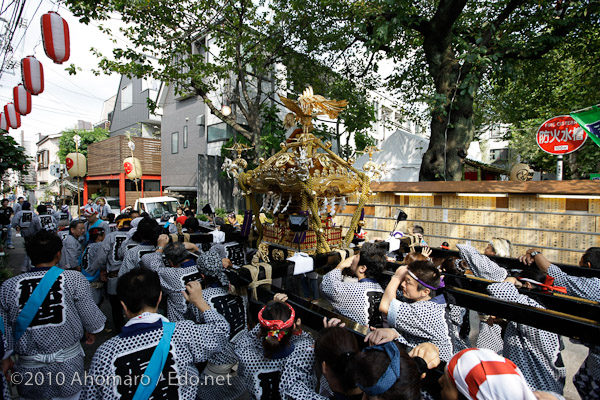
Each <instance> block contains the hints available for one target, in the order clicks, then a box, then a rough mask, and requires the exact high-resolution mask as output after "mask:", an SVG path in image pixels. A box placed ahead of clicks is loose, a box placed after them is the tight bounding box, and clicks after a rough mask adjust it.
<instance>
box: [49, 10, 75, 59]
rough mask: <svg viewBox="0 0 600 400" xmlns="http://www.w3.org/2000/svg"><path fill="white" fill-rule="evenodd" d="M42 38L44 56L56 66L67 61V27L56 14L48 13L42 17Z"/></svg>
mask: <svg viewBox="0 0 600 400" xmlns="http://www.w3.org/2000/svg"><path fill="white" fill-rule="evenodd" d="M42 37H43V42H44V51H45V52H46V55H47V56H48V57H49V58H51V59H52V60H53V61H54V62H55V63H56V64H62V63H63V62H65V61H67V60H68V59H69V56H70V54H71V49H70V41H69V25H68V24H67V21H65V20H64V19H63V18H62V17H61V16H60V15H58V13H55V12H53V11H50V12H48V13H46V14H44V15H42Z"/></svg>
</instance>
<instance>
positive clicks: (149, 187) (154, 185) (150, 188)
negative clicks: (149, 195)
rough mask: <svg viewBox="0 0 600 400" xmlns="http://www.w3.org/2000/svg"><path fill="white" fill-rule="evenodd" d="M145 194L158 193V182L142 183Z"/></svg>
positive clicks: (148, 181) (147, 181)
mask: <svg viewBox="0 0 600 400" xmlns="http://www.w3.org/2000/svg"><path fill="white" fill-rule="evenodd" d="M144 191H145V192H160V181H156V180H146V181H144Z"/></svg>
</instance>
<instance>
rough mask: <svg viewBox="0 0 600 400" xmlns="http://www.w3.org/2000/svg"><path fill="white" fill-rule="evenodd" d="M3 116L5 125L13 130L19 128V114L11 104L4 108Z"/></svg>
mask: <svg viewBox="0 0 600 400" xmlns="http://www.w3.org/2000/svg"><path fill="white" fill-rule="evenodd" d="M4 115H6V124H7V125H8V126H9V127H10V128H13V129H17V128H18V127H20V126H21V114H19V112H18V111H17V109H16V108H15V105H14V104H13V103H8V104H7V105H5V106H4Z"/></svg>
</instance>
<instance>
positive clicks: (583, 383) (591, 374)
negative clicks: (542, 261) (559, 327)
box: [548, 264, 600, 399]
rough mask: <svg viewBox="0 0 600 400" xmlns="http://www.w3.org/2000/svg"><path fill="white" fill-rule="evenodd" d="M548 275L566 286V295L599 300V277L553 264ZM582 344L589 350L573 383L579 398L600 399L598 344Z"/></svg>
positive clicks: (556, 283) (599, 351)
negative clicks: (567, 270) (592, 276)
mask: <svg viewBox="0 0 600 400" xmlns="http://www.w3.org/2000/svg"><path fill="white" fill-rule="evenodd" d="M548 275H550V276H551V277H553V278H554V284H555V285H556V286H564V287H566V288H567V294H568V295H570V296H577V297H581V298H584V299H588V300H593V301H598V302H600V279H598V278H584V277H579V276H571V275H567V274H566V273H564V272H563V271H562V270H561V269H560V268H559V267H557V266H556V265H554V264H552V265H550V267H549V268H548ZM572 341H573V342H575V343H579V342H577V341H575V340H572ZM583 344H584V345H585V346H586V347H588V348H589V349H590V352H589V354H588V356H587V358H586V359H585V360H584V361H583V364H582V365H581V367H580V368H579V371H578V372H577V373H576V374H575V376H574V377H573V383H574V384H575V387H576V388H577V391H578V392H579V395H580V396H581V398H587V399H600V346H598V345H593V344H589V343H583Z"/></svg>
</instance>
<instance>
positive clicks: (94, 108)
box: [0, 0, 123, 140]
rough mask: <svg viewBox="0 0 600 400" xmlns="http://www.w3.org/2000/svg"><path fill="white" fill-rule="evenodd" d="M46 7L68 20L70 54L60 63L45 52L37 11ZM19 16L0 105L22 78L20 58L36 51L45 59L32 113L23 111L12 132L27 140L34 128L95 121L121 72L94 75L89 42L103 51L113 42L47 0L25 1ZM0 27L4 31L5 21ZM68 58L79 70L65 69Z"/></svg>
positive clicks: (0, 82)
mask: <svg viewBox="0 0 600 400" xmlns="http://www.w3.org/2000/svg"><path fill="white" fill-rule="evenodd" d="M48 11H57V12H58V13H59V14H60V16H61V17H63V18H64V19H65V20H66V21H67V23H68V25H69V32H70V39H71V56H70V58H69V60H67V61H66V62H64V63H63V64H62V65H61V64H55V63H54V61H52V60H51V59H50V58H48V57H47V56H46V54H45V52H44V46H43V44H42V36H41V32H40V31H41V26H40V25H41V22H40V21H41V16H42V15H43V14H45V13H47V12H48ZM11 14H12V13H11V10H10V9H9V10H8V11H7V12H4V13H3V14H2V15H1V16H0V17H2V18H5V19H9V18H10V16H11ZM23 19H24V20H25V21H26V22H27V24H26V25H24V27H23V28H20V29H17V31H16V34H15V36H14V38H13V41H12V45H13V47H15V51H14V59H15V60H16V61H17V66H16V68H15V69H14V70H12V71H10V70H8V71H5V72H4V73H3V74H2V76H1V77H0V107H2V108H3V107H4V105H5V104H6V103H9V102H13V87H14V86H16V85H17V84H19V83H21V80H22V79H21V64H20V61H21V59H22V58H23V57H26V56H29V55H34V56H35V57H36V58H37V59H38V60H39V61H40V62H41V63H42V64H43V68H44V91H43V92H42V93H40V94H39V95H37V96H32V111H31V113H30V114H28V115H26V116H22V118H21V128H19V129H17V130H12V129H11V134H12V135H13V136H16V135H15V134H20V131H21V130H23V131H24V132H25V135H26V137H27V138H29V139H30V140H31V138H33V137H37V134H38V133H42V134H43V135H47V134H52V133H60V132H61V131H62V130H64V129H70V128H73V127H75V126H76V125H77V121H78V120H84V121H88V122H91V123H92V124H93V123H96V122H99V121H100V120H101V114H102V106H103V104H104V101H105V100H107V99H108V98H110V97H111V96H113V95H115V94H116V93H117V90H118V86H119V80H120V76H118V75H115V74H113V75H110V76H109V75H104V74H102V75H100V76H95V75H94V74H92V72H91V70H92V69H94V68H96V69H97V64H98V59H97V57H96V56H95V55H94V54H92V53H91V51H90V49H91V47H92V46H93V47H95V48H98V49H99V50H100V51H101V52H103V53H110V52H111V49H112V48H113V46H114V45H113V43H112V42H111V41H110V40H109V39H108V38H107V37H106V36H105V35H104V34H103V33H102V32H100V30H99V29H98V27H97V26H96V25H92V24H90V25H88V26H86V25H84V24H81V23H79V22H78V20H77V18H75V17H74V16H73V15H72V14H71V13H70V12H69V11H68V10H67V9H66V8H65V7H64V6H60V8H58V6H57V5H56V4H54V3H52V2H50V1H48V0H28V1H27V2H26V3H25V9H24V12H23ZM0 26H1V27H2V31H3V30H4V26H5V25H4V24H2V25H0ZM25 26H26V29H25ZM119 44H120V45H121V46H122V45H123V43H119ZM71 63H73V64H75V65H76V66H77V67H80V68H81V69H82V71H79V72H78V73H77V74H76V75H69V73H68V72H67V71H65V68H66V67H68V66H69V65H70V64H71Z"/></svg>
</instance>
